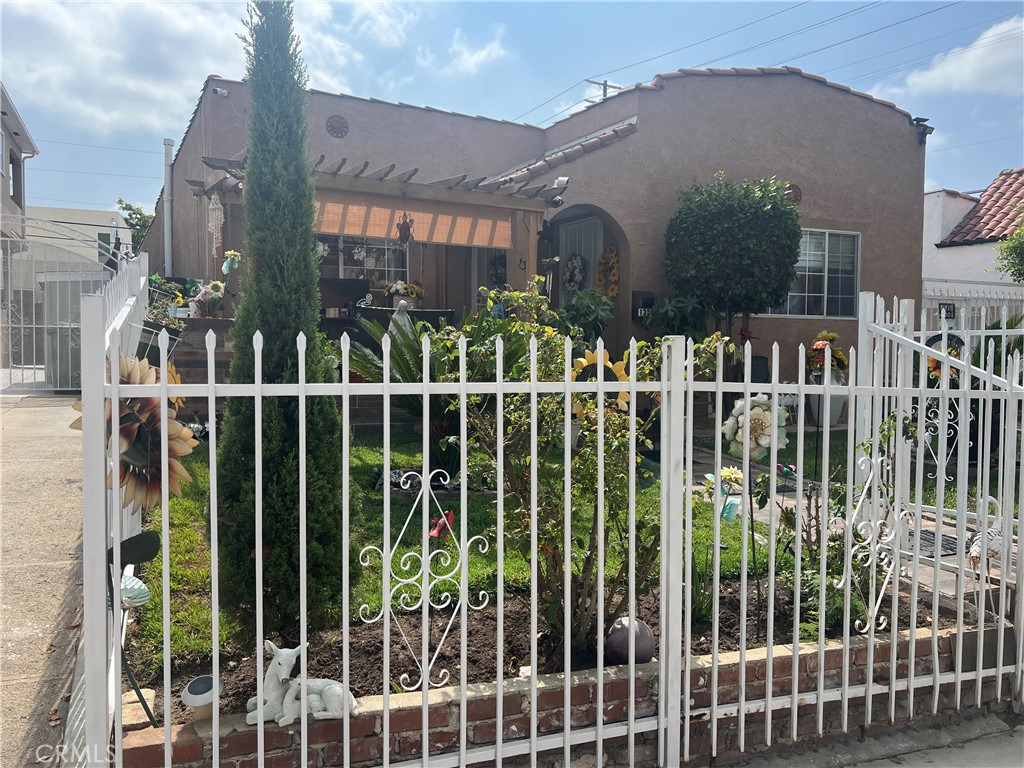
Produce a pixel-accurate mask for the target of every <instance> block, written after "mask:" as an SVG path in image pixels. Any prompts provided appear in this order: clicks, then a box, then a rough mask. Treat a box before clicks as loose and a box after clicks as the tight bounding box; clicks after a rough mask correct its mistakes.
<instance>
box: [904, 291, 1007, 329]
mask: <svg viewBox="0 0 1024 768" xmlns="http://www.w3.org/2000/svg"><path fill="white" fill-rule="evenodd" d="M1004 313H1005V314H1008V315H1009V316H1010V317H1013V316H1014V315H1020V314H1021V313H1024V287H1022V286H1019V285H1013V284H1009V285H1003V286H995V285H980V284H976V285H971V284H970V283H967V282H955V283H945V284H943V283H938V282H936V281H928V280H926V281H925V285H924V295H923V297H922V301H921V315H922V324H921V327H922V328H923V329H926V330H927V329H932V330H938V329H939V328H940V327H941V325H942V321H943V320H946V321H948V323H949V326H950V327H951V328H959V329H967V330H975V331H980V330H984V329H985V328H986V327H988V325H989V324H991V323H998V321H999V319H1000V316H1001V315H1002V314H1004Z"/></svg>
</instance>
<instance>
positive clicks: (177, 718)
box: [124, 579, 956, 723]
mask: <svg viewBox="0 0 1024 768" xmlns="http://www.w3.org/2000/svg"><path fill="white" fill-rule="evenodd" d="M766 589H767V588H766V587H764V586H762V590H764V591H763V592H762V604H763V609H762V611H766V610H767V594H766V593H765V591H766ZM719 596H720V597H719V633H718V644H717V648H718V650H719V651H720V652H727V651H736V650H739V647H740V645H739V637H740V583H739V582H738V581H731V580H730V581H723V582H722V584H721V589H720V591H719ZM909 600H910V597H909V595H908V594H901V596H900V611H899V618H900V626H899V629H906V628H907V622H908V620H909V615H910V611H909V610H908V606H909ZM658 605H659V596H658V594H657V592H654V593H652V594H649V595H646V596H644V597H642V598H640V599H639V600H638V601H637V616H638V617H639V618H641V619H643V620H644V621H646V622H647V624H648V625H649V626H650V627H651V629H652V631H653V632H654V634H655V639H656V640H660V638H658ZM882 611H883V614H884V615H885V616H887V617H888V616H890V614H891V602H890V601H889V599H888V598H886V599H885V601H884V602H883V605H882ZM773 615H774V619H775V620H774V638H773V639H772V642H771V644H788V643H791V642H792V640H793V590H792V587H791V586H789V585H786V584H782V583H780V584H778V585H777V588H776V593H775V606H774V612H773ZM530 616H531V610H530V600H529V597H528V596H523V595H518V594H516V595H509V596H507V597H506V599H505V606H504V641H505V642H504V658H503V663H502V667H503V672H504V677H505V678H511V677H517V676H518V675H519V673H520V669H521V668H522V667H526V666H529V665H530ZM450 619H451V613H450V612H443V613H442V612H432V614H431V627H430V632H431V646H430V647H431V653H433V650H434V648H435V647H436V643H437V642H438V640H439V639H440V638H441V636H442V635H443V633H444V631H445V628H446V627H447V626H448V622H449V620H450ZM399 620H400V621H401V622H402V626H403V628H404V630H405V634H406V637H407V639H408V641H409V644H410V645H411V647H412V649H413V652H414V653H415V654H416V656H417V657H418V655H419V648H420V633H419V622H420V614H419V613H418V612H414V613H412V614H400V615H399ZM801 620H807V617H806V616H802V617H801ZM931 622H932V619H931V606H930V597H929V598H928V599H927V600H926V599H923V598H921V599H919V602H918V615H917V626H918V627H929V626H931ZM746 624H747V648H748V649H749V648H755V647H759V646H764V645H768V644H769V643H768V641H767V638H766V636H765V635H766V622H765V619H764V614H763V612H762V614H760V615H759V614H758V612H757V596H756V588H755V585H754V582H753V579H750V581H749V583H748V589H747V622H746ZM955 624H956V622H955V617H952V618H950V617H947V616H945V615H943V614H942V613H940V617H939V627H940V628H947V627H951V626H955ZM539 626H540V627H541V630H540V635H539V638H538V643H537V646H538V648H537V653H538V664H537V667H538V672H539V673H540V674H546V673H554V672H561V671H562V670H563V650H562V645H561V643H559V642H557V641H554V640H553V639H552V637H551V635H550V633H549V632H548V631H547V627H546V626H545V624H544V622H543V620H540V621H539ZM135 631H136V627H135V625H132V626H131V627H130V628H129V642H128V643H127V649H128V653H129V657H130V656H131V640H130V638H131V636H132V634H133V633H134V632H135ZM888 631H889V630H888V628H887V629H886V630H885V632H886V634H887V633H888ZM459 634H460V620H459V617H458V616H456V617H455V619H454V621H453V622H452V625H451V628H450V630H449V634H448V638H447V639H446V640H445V642H444V645H443V646H442V648H441V651H440V653H439V654H438V657H437V661H436V662H435V666H434V672H433V675H432V676H433V679H434V680H435V681H437V680H438V679H439V675H441V674H442V673H441V670H448V673H449V675H450V677H449V678H448V679H447V681H446V682H445V683H444V684H445V685H458V684H459V680H460V671H461V670H460V664H461V651H460V647H459ZM852 634H854V635H855V634H856V633H852ZM826 636H827V637H829V638H833V639H835V638H841V637H842V632H841V631H832V632H827V633H826ZM271 639H273V640H275V641H280V640H281V638H271ZM712 642H713V625H712V622H711V621H710V620H696V619H695V620H693V622H692V628H691V648H690V652H691V653H692V654H693V655H696V656H700V655H705V654H710V653H711V651H712ZM349 644H350V649H351V650H350V658H349V681H350V685H351V687H352V692H353V694H355V695H356V696H357V697H360V696H369V695H380V694H381V693H382V687H383V680H382V674H381V673H382V670H383V647H384V645H383V627H382V623H381V622H378V623H376V624H370V625H366V624H353V625H351V626H350V627H349ZM342 647H343V633H342V631H341V629H340V628H339V629H333V630H328V631H322V632H316V633H310V635H309V648H310V653H309V657H308V665H309V676H310V677H328V678H332V679H335V680H341V679H342V665H343V658H342ZM497 647H498V627H497V610H496V605H495V599H494V596H493V595H492V596H491V598H490V601H489V603H488V605H487V606H486V607H485V608H484V609H483V610H480V611H470V612H469V622H468V629H467V648H466V661H467V671H466V676H467V682H469V683H483V682H493V681H494V680H496V679H497ZM390 649H391V657H390V659H391V681H390V690H391V691H392V692H401V691H402V680H401V676H402V674H405V673H407V674H409V675H410V677H411V679H409V680H408V681H407V684H408V685H411V686H415V685H416V684H417V683H418V673H417V667H416V664H415V660H414V657H413V656H411V655H410V653H409V650H408V648H407V647H406V645H405V643H404V642H403V640H402V638H401V634H400V633H399V632H398V631H397V629H396V627H395V625H394V623H392V625H391V637H390ZM254 652H255V642H253V643H252V650H246V651H243V652H240V653H237V654H233V655H222V656H221V667H220V674H221V678H222V680H223V683H224V692H223V694H222V695H221V711H222V712H224V713H240V712H245V704H246V701H247V700H248V699H249V697H251V696H254V695H255V693H256V664H255V661H254V658H255V657H254ZM595 666H596V658H595V657H594V656H589V657H582V656H581V657H574V658H573V659H572V669H573V670H582V669H590V668H593V667H595ZM298 671H299V670H298V668H296V670H295V674H298ZM209 673H210V667H209V665H196V664H190V665H186V666H174V667H173V669H172V684H171V692H172V702H171V705H172V707H171V718H172V721H173V722H175V723H189V722H192V719H193V718H192V714H191V712H190V711H189V710H187V709H186V708H185V707H183V706H182V704H181V698H180V697H181V690H182V688H184V686H185V685H186V684H187V683H188V682H189V681H190V680H191V679H192V678H194V677H196V676H198V675H203V674H209ZM140 682H141V683H142V685H143V686H145V687H150V688H153V689H154V690H155V691H156V706H155V714H156V716H157V719H158V720H161V721H162V720H163V684H162V683H163V675H162V672H157V673H156V674H154V675H153V676H152V677H151V679H148V680H142V681H140ZM124 689H125V691H126V693H125V700H126V701H127V700H129V699H130V697H131V696H132V695H133V694H132V693H131V690H130V688H128V686H127V682H125V685H124Z"/></svg>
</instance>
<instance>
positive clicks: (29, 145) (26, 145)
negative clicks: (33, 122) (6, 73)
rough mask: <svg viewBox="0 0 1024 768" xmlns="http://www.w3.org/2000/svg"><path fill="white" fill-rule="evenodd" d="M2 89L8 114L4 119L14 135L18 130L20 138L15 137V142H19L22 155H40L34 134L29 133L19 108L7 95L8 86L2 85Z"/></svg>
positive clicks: (4, 106)
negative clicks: (33, 137)
mask: <svg viewBox="0 0 1024 768" xmlns="http://www.w3.org/2000/svg"><path fill="white" fill-rule="evenodd" d="M0 89H2V92H3V109H4V110H5V111H6V112H7V115H6V116H5V117H4V122H6V123H8V124H10V125H11V126H12V131H11V132H12V133H14V132H15V131H14V129H17V133H18V134H19V135H18V136H16V137H15V141H17V142H18V146H19V147H20V148H21V150H22V154H28V155H33V156H34V155H38V154H39V147H38V146H36V143H35V141H33V140H32V134H31V133H29V132H28V127H27V126H26V125H25V121H24V120H22V119H21V114H20V113H19V112H18V108H17V107H16V106H14V101H13V100H12V99H11V95H10V94H9V93H7V86H5V85H4V84H3V83H0Z"/></svg>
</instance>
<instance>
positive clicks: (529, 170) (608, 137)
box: [495, 123, 637, 187]
mask: <svg viewBox="0 0 1024 768" xmlns="http://www.w3.org/2000/svg"><path fill="white" fill-rule="evenodd" d="M636 130H637V128H636V124H635V123H627V124H625V125H620V126H617V127H615V128H609V129H608V130H605V131H604V132H602V133H599V134H597V135H596V136H592V137H590V138H589V139H586V140H585V141H581V142H579V143H578V144H573V145H572V146H569V147H566V148H564V149H560V150H558V151H557V152H552V153H551V154H550V155H547V156H546V157H543V158H541V159H539V160H533V161H531V162H530V163H529V164H527V165H526V166H524V167H522V168H519V169H517V170H515V171H509V172H507V173H504V174H501V176H496V177H495V178H496V179H498V178H504V179H511V180H512V181H514V182H516V183H519V182H520V181H526V182H529V181H530V180H532V179H534V178H535V177H537V176H540V175H541V174H542V173H544V172H545V171H549V170H551V169H552V168H557V167H558V166H560V165H564V164H565V163H571V162H572V161H573V160H578V159H579V158H581V157H583V155H585V154H588V153H590V152H596V151H597V150H599V149H601V148H602V147H606V146H608V145H609V144H614V143H615V142H616V141H619V140H620V139H622V138H624V137H626V136H629V135H630V134H632V133H636ZM541 186H542V187H543V185H541Z"/></svg>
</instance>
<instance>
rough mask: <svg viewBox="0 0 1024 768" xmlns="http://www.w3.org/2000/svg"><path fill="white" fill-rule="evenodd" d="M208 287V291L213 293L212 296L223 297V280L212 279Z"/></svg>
mask: <svg viewBox="0 0 1024 768" xmlns="http://www.w3.org/2000/svg"><path fill="white" fill-rule="evenodd" d="M208 287H209V289H210V293H212V294H213V296H214V298H217V299H222V298H224V282H223V281H222V280H214V281H213V282H211V283H210V285H209V286H208Z"/></svg>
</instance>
